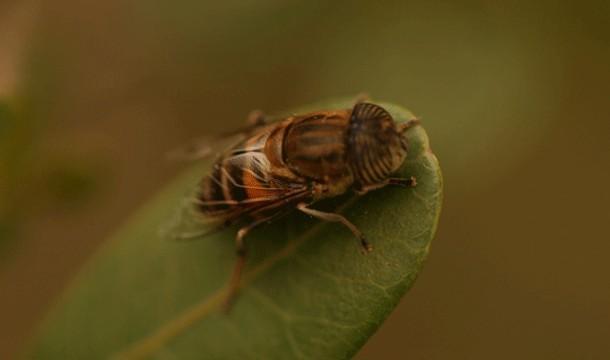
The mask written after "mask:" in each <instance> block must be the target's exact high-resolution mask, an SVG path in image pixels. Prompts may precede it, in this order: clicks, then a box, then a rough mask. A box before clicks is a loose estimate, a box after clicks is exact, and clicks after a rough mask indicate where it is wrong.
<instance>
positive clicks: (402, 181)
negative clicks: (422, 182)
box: [388, 176, 417, 188]
mask: <svg viewBox="0 0 610 360" xmlns="http://www.w3.org/2000/svg"><path fill="white" fill-rule="evenodd" d="M388 185H398V186H402V187H406V188H410V187H415V186H417V180H416V179H415V176H411V177H410V178H408V179H407V178H390V179H388Z"/></svg>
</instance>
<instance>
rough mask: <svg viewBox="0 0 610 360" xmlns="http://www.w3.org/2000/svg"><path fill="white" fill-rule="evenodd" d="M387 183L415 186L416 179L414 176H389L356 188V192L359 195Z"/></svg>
mask: <svg viewBox="0 0 610 360" xmlns="http://www.w3.org/2000/svg"><path fill="white" fill-rule="evenodd" d="M388 185H395V186H402V187H406V188H410V187H415V186H416V185H417V180H415V177H414V176H411V177H410V178H389V179H387V180H385V181H383V182H380V183H379V184H372V185H367V186H364V187H362V189H359V190H357V191H356V192H357V193H358V194H359V195H364V194H366V193H367V192H369V191H371V190H377V189H381V188H382V187H386V186H388Z"/></svg>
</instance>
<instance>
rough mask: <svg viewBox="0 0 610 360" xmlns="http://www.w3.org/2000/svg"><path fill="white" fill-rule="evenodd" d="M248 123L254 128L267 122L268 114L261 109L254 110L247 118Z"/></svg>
mask: <svg viewBox="0 0 610 360" xmlns="http://www.w3.org/2000/svg"><path fill="white" fill-rule="evenodd" d="M246 123H247V124H248V125H249V126H251V127H252V128H256V127H258V126H261V125H265V124H266V123H267V116H265V113H263V112H262V111H260V110H252V111H250V113H249V114H248V117H247V118H246Z"/></svg>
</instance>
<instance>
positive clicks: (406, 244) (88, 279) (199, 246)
mask: <svg viewBox="0 0 610 360" xmlns="http://www.w3.org/2000/svg"><path fill="white" fill-rule="evenodd" d="M351 105H352V103H351V102H338V103H334V104H332V105H330V106H329V108H343V107H350V106H351ZM381 105H382V106H384V107H385V108H386V109H387V110H388V111H390V112H391V113H392V115H393V116H394V118H395V119H396V120H397V121H407V120H409V119H411V118H413V115H412V114H411V113H410V112H409V111H407V110H405V109H403V108H401V107H399V106H396V105H392V104H383V103H381ZM310 109H314V110H318V109H319V108H310ZM407 136H408V139H409V154H408V159H407V161H405V164H404V166H403V167H402V168H401V170H400V172H401V175H404V176H415V177H416V178H417V183H418V185H417V187H416V188H411V189H405V188H399V187H392V188H389V187H388V188H384V189H380V190H376V191H372V192H370V193H368V194H367V195H365V196H362V197H356V196H355V195H351V194H350V195H346V196H343V197H340V198H336V199H332V200H328V201H324V202H322V203H319V204H316V205H315V206H314V207H315V208H319V209H323V210H327V211H328V210H333V209H338V210H339V211H340V212H341V213H342V214H344V215H345V216H346V217H347V218H348V219H350V220H351V221H352V222H353V223H354V224H356V226H358V228H359V229H361V230H362V231H363V232H364V233H365V234H366V236H367V238H368V239H369V241H370V242H371V243H372V244H373V246H374V248H375V250H374V251H373V252H372V253H370V254H368V255H363V254H361V253H360V251H359V250H360V248H359V245H358V242H357V241H356V240H355V239H354V237H353V235H352V234H351V233H350V232H349V231H348V230H347V229H345V228H344V227H342V226H341V225H338V224H333V223H321V222H319V221H317V220H314V219H311V218H308V217H307V216H306V215H304V214H300V213H297V212H295V213H292V214H291V215H289V216H287V217H284V218H281V219H279V220H277V221H275V222H273V223H271V224H266V225H264V226H262V227H260V228H257V229H256V230H255V231H253V232H252V233H251V235H249V237H248V238H247V243H248V248H249V258H248V263H247V266H246V269H245V273H244V276H243V279H242V280H243V281H242V289H241V292H240V296H239V297H238V299H237V300H236V303H235V305H234V307H233V309H232V311H231V312H230V313H229V314H228V315H227V314H224V313H223V312H222V311H221V309H220V304H221V302H222V299H223V295H224V293H225V291H226V282H227V280H228V277H229V275H230V273H231V270H232V267H233V264H234V261H235V247H234V236H235V232H236V229H235V228H229V229H227V230H224V231H222V232H218V233H215V234H213V235H211V236H208V237H206V238H203V239H200V240H197V241H191V242H186V243H177V242H172V241H168V239H166V238H164V235H160V232H159V228H160V226H162V225H163V224H166V223H167V222H168V221H169V219H171V218H172V217H173V216H174V215H175V213H176V209H177V208H178V207H180V206H181V205H180V204H181V203H182V202H183V200H184V197H185V194H188V193H189V191H190V190H191V189H192V188H193V186H195V185H196V184H197V182H198V180H199V179H200V178H201V177H202V176H203V175H204V174H205V173H206V169H207V168H209V164H201V163H199V164H196V165H194V166H193V167H192V168H191V169H189V170H188V171H186V172H185V173H184V174H183V175H181V176H180V177H179V178H177V179H176V180H175V181H174V182H173V183H172V184H170V185H169V186H168V187H167V188H166V189H164V190H162V191H161V192H160V193H159V194H158V195H157V196H156V197H155V198H154V199H152V200H151V201H150V202H149V203H148V204H146V205H145V206H144V207H143V208H142V209H141V210H140V211H139V212H137V214H135V215H134V216H133V218H132V219H130V220H129V221H128V222H127V224H126V225H125V226H124V227H123V228H122V229H121V230H119V231H118V232H117V233H116V235H115V236H114V237H113V238H111V239H109V240H108V241H107V242H106V243H105V245H104V246H103V247H102V248H101V249H100V250H99V251H98V253H97V254H96V255H95V256H94V257H93V258H92V259H91V260H90V261H89V263H88V264H87V265H86V266H85V267H84V269H83V270H82V271H81V273H80V274H79V275H78V276H77V277H76V278H75V279H74V281H73V283H72V285H71V286H70V287H69V288H68V290H67V291H66V292H65V293H64V295H63V296H62V297H61V299H59V300H58V302H57V304H56V306H55V308H54V309H53V311H52V312H51V314H50V315H49V317H48V318H47V320H46V321H45V323H44V326H43V327H42V329H41V331H40V334H39V336H37V338H36V339H35V341H34V342H33V346H32V348H31V349H30V351H32V354H33V355H34V357H35V358H45V359H47V358H74V359H76V358H79V359H84V358H87V359H94V358H108V357H115V358H148V357H150V358H159V359H164V358H168V359H174V358H175V359H190V358H197V359H200V358H208V359H245V358H246V359H247V358H256V359H289V358H295V359H330V358H332V359H339V358H349V357H351V356H353V355H354V354H355V353H356V352H357V351H358V349H360V347H361V346H362V345H363V344H364V343H365V342H366V340H367V339H368V338H369V337H370V336H371V335H372V334H373V333H374V332H375V330H376V329H377V328H378V327H379V325H380V324H381V323H382V322H383V320H384V319H385V318H386V317H387V316H388V315H389V313H390V312H391V311H392V309H394V307H395V306H396V305H397V304H398V302H399V300H400V298H401V297H402V296H403V295H404V294H405V293H406V292H407V290H408V289H409V288H410V287H411V285H412V284H413V282H414V281H415V278H416V277H417V274H418V272H419V271H420V269H421V267H422V264H423V262H424V259H425V258H426V255H427V254H428V249H429V246H430V242H431V240H432V238H433V237H434V233H435V231H436V227H437V222H438V218H439V214H440V207H441V201H442V179H441V173H440V169H439V166H438V162H437V160H436V158H435V156H434V155H433V154H432V152H431V151H430V147H429V142H428V137H427V135H426V133H425V131H424V129H423V127H422V126H416V127H413V128H411V129H410V130H409V131H408V134H407Z"/></svg>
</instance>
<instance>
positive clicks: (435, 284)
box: [0, 0, 610, 359]
mask: <svg viewBox="0 0 610 360" xmlns="http://www.w3.org/2000/svg"><path fill="white" fill-rule="evenodd" d="M360 92H367V93H369V94H370V95H371V96H372V97H373V98H374V99H382V100H384V101H391V102H396V103H399V104H401V105H403V106H406V107H408V108H410V109H411V110H412V111H413V112H414V113H416V114H418V115H419V116H420V117H421V118H422V121H423V124H424V126H425V128H426V129H427V131H428V133H429V135H430V138H431V141H432V146H433V149H434V150H435V152H436V154H437V156H438V157H439V159H440V161H441V165H442V168H443V171H444V176H445V202H444V208H443V214H442V216H441V222H440V227H439V231H438V236H437V238H436V239H435V241H434V243H433V246H432V251H431V253H430V256H429V259H428V262H427V265H426V266H425V267H424V270H423V272H422V274H421V276H420V278H419V280H418V281H417V283H416V285H415V286H414V288H413V289H412V290H411V291H410V292H409V293H408V294H407V295H406V296H405V297H404V299H403V301H402V302H401V304H400V306H399V307H398V308H397V309H396V310H395V311H394V313H393V314H392V315H391V316H390V318H389V319H388V320H387V321H386V322H385V323H384V325H383V326H382V327H381V329H380V330H379V331H378V332H377V333H376V334H375V335H374V336H373V337H372V338H371V339H370V341H369V342H368V343H367V344H366V346H365V347H364V348H363V349H362V350H361V351H360V353H359V354H358V356H357V358H358V359H399V358H410V359H448V358H450V359H489V358H493V359H514V358H537V359H539V358H546V359H606V358H608V357H609V356H610V342H609V341H608V340H609V339H610V280H609V279H608V275H610V266H608V262H609V260H608V256H609V253H610V235H609V233H610V232H609V231H608V224H609V223H610V206H609V205H608V204H610V191H609V190H608V187H609V185H610V156H609V155H610V2H608V1H603V0H600V1H567V0H560V1H538V2H528V1H504V2H489V1H484V0H468V1H461V2H459V4H458V3H457V2H450V1H398V0H397V1H375V2H373V1H307V2H302V1H285V0H282V1H280V0H265V1H260V0H258V1H252V0H240V1H236V0H225V1H222V2H220V1H193V0H189V1H187V0H185V1H173V2H170V1H149V0H147V1H144V0H128V1H118V0H108V1H93V0H84V1H83V0H78V1H77V0H55V1H42V0H19V1H16V0H3V1H2V2H1V3H0V358H2V359H6V358H11V357H12V356H15V354H16V352H17V351H18V350H19V349H20V348H21V347H22V346H23V344H24V341H26V339H27V338H28V336H30V335H31V334H32V332H33V331H34V329H35V327H36V325H37V324H38V322H39V321H40V320H41V318H42V316H43V315H44V313H45V311H46V310H47V308H48V306H49V305H50V304H51V302H52V300H53V299H54V298H55V296H57V295H58V294H59V293H60V291H61V290H62V288H63V287H64V286H65V285H66V283H67V282H68V281H69V280H70V279H71V278H72V277H73V276H74V275H75V274H76V272H77V271H78V269H79V267H80V266H81V265H82V264H83V263H84V262H85V261H86V260H87V258H88V257H89V256H90V255H91V254H92V253H93V252H94V251H95V249H96V248H97V246H98V245H99V244H100V243H101V242H102V241H103V240H104V239H105V238H106V237H107V236H108V235H109V234H111V233H112V232H113V231H114V229H116V228H117V227H118V226H120V225H121V224H122V223H123V222H124V221H125V219H126V218H127V217H128V216H129V215H130V214H131V213H132V212H134V211H135V210H136V209H137V208H138V207H139V206H140V205H141V204H142V203H143V202H144V201H145V200H146V199H148V198H149V197H151V196H152V195H153V194H154V193H155V192H156V191H157V190H159V189H160V188H161V187H162V186H163V185H164V184H165V183H167V182H168V181H169V180H170V179H171V178H172V177H173V176H174V175H175V174H177V173H178V172H179V171H180V165H177V164H171V163H167V162H165V161H164V160H163V158H164V154H165V153H166V152H167V151H168V150H170V149H172V148H175V147H176V146H179V145H180V144H183V143H184V142H186V141H188V139H192V138H194V137H197V136H199V135H202V134H210V133H218V132H220V131H226V130H228V129H233V128H236V127H238V126H240V124H243V122H244V119H245V116H246V114H247V113H248V112H249V111H250V110H252V109H263V110H266V111H268V112H280V111H283V110H286V109H290V108H293V107H299V106H301V105H305V104H307V103H311V102H316V101H319V100H326V99H329V98H334V97H344V96H352V95H355V94H357V93H360Z"/></svg>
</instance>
